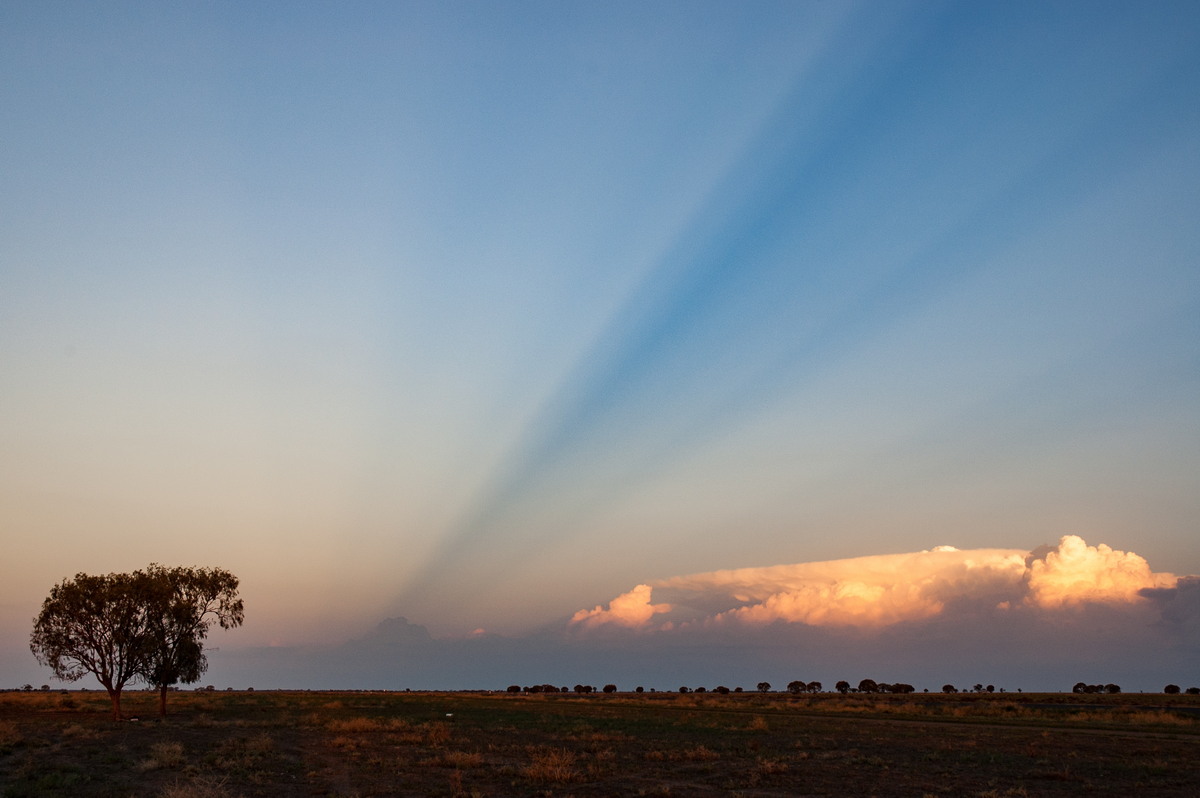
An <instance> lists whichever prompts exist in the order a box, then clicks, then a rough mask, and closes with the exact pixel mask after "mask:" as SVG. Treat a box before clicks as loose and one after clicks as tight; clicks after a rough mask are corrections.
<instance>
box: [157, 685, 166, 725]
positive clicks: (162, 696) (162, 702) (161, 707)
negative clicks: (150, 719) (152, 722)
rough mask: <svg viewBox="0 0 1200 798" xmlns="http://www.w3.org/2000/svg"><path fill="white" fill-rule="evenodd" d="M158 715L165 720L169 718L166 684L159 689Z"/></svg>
mask: <svg viewBox="0 0 1200 798" xmlns="http://www.w3.org/2000/svg"><path fill="white" fill-rule="evenodd" d="M158 714H159V715H162V716H163V717H164V718H165V717H166V716H167V686H166V685H165V684H164V685H162V686H161V687H159V688H158Z"/></svg>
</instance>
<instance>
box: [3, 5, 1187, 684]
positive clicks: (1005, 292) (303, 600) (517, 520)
mask: <svg viewBox="0 0 1200 798" xmlns="http://www.w3.org/2000/svg"><path fill="white" fill-rule="evenodd" d="M0 125H2V126H3V128H2V129H3V131H4V133H3V140H4V142H5V144H4V147H3V148H2V150H0V179H2V181H3V185H4V186H5V191H4V192H3V193H2V194H0V452H2V453H3V454H2V456H0V474H2V478H0V507H3V510H0V524H2V525H3V527H2V528H3V536H4V540H5V545H6V548H7V550H8V552H9V556H7V557H6V558H5V560H4V564H3V565H0V571H2V573H0V575H2V577H3V579H2V581H3V583H4V585H5V587H4V588H3V592H2V593H0V610H2V613H0V631H2V632H3V634H4V640H3V648H4V650H5V653H4V654H3V659H2V660H0V662H3V664H4V667H5V670H6V671H12V672H13V673H16V672H18V670H19V669H24V668H27V667H28V666H29V664H30V663H27V662H26V661H25V660H28V659H29V657H28V654H27V652H25V650H24V647H25V641H26V639H27V634H28V628H27V627H28V619H29V618H31V617H32V616H33V614H34V613H35V612H36V610H37V606H38V604H39V603H40V600H41V599H42V598H43V597H44V596H45V595H46V593H47V591H48V588H49V587H50V585H52V584H53V583H54V582H56V581H58V580H59V579H61V578H63V577H64V576H67V575H70V574H73V573H75V572H77V571H87V572H106V571H111V570H128V569H133V568H137V567H141V566H143V565H145V564H146V563H147V562H150V561H158V562H164V563H175V562H179V563H195V564H198V565H216V566H220V567H224V568H228V569H230V570H232V571H234V572H235V573H237V574H238V575H239V576H241V578H242V580H243V592H244V595H245V597H246V599H247V609H248V612H247V618H248V621H247V625H246V627H245V628H244V629H242V630H239V632H238V635H239V636H240V638H241V640H243V641H244V642H245V644H247V645H265V644H267V643H272V644H289V645H290V644H299V643H307V642H326V643H337V642H340V641H343V640H345V639H348V638H350V637H353V636H355V635H356V634H362V633H365V632H366V631H367V630H369V629H370V628H372V627H373V626H374V625H375V624H376V623H377V622H378V621H379V620H380V619H382V618H385V617H389V616H397V615H404V616H406V617H408V618H410V619H411V620H412V621H413V622H416V623H420V624H423V625H427V626H428V627H429V628H430V629H431V630H432V631H433V632H434V633H435V634H436V635H443V636H449V637H454V636H461V635H466V634H468V633H470V632H471V631H472V630H475V629H479V628H483V629H486V630H489V631H495V632H498V633H502V634H512V635H520V634H525V633H528V632H529V631H530V630H532V629H536V628H541V627H542V626H544V625H546V624H553V623H556V622H560V621H562V620H564V619H566V618H568V617H570V616H571V615H572V614H573V613H574V612H575V611H577V610H579V609H580V608H588V607H592V606H595V605H598V604H600V603H602V602H605V601H608V600H609V599H610V598H611V597H613V596H616V595H618V594H620V593H622V592H623V591H625V590H627V589H628V588H629V587H631V586H633V585H635V584H639V583H643V582H655V581H658V580H667V579H670V578H672V577H676V576H679V575H683V574H692V573H702V572H710V571H716V570H719V569H726V568H744V567H752V566H769V565H775V564H782V563H799V562H805V561H813V560H836V559H843V558H850V557H859V556H866V555H880V554H891V553H899V552H913V551H920V550H924V549H930V548H932V547H934V546H938V545H942V544H949V545H954V546H957V547H960V548H964V549H972V548H984V547H999V548H1006V549H1007V548H1015V549H1023V550H1031V549H1033V548H1035V547H1037V546H1039V545H1041V544H1047V543H1048V544H1054V543H1055V542H1056V541H1058V540H1059V538H1060V537H1061V536H1062V535H1080V536H1082V537H1083V538H1086V539H1087V541H1089V542H1091V543H1099V542H1104V543H1108V544H1110V545H1112V546H1113V547H1114V548H1117V549H1120V550H1127V551H1132V552H1136V553H1137V554H1139V555H1141V556H1143V557H1144V558H1145V559H1146V560H1147V561H1148V562H1149V563H1150V565H1151V566H1152V567H1153V569H1154V570H1155V571H1156V572H1169V573H1173V574H1195V573H1200V554H1198V553H1197V552H1198V550H1197V548H1196V546H1195V534H1196V528H1195V519H1196V517H1197V516H1198V511H1200V498H1197V497H1198V496H1200V489H1198V488H1200V485H1198V484H1197V474H1200V322H1198V320H1200V269H1198V268H1197V263H1198V262H1200V261H1198V256H1200V233H1198V232H1197V230H1200V225H1197V224H1196V223H1195V221H1196V218H1197V216H1198V211H1200V143H1198V142H1200V12H1198V11H1197V9H1196V7H1195V6H1194V4H1191V3H1157V4H1154V5H1153V6H1151V7H1149V8H1141V7H1138V6H1135V5H1134V4H1130V3H1021V2H1017V3H1011V2H1006V3H969V4H963V3H945V4H941V3H912V4H905V3H886V4H884V3H875V4H870V3H867V4H856V3H842V2H827V3H736V4H735V3H604V4H584V3H568V4H564V3H505V4H487V3H403V4H394V3H380V4H371V3H349V4H337V5H331V4H320V3H315V4H286V5H276V4H240V3H239V4H233V3H230V4H222V3H205V4H179V5H172V6H162V5H160V4H152V3H146V4H138V3H111V4H100V5H92V4H76V3H45V4H41V3H39V4H23V3H3V4H0ZM232 642H233V641H232V640H231V641H230V643H232ZM13 652H15V653H13ZM20 672H22V673H23V672H24V671H23V670H20ZM30 678H33V677H30Z"/></svg>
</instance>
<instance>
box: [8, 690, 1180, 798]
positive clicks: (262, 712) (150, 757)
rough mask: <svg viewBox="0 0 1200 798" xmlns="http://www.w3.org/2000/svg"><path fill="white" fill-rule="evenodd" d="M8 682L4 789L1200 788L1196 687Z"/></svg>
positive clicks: (439, 792)
mask: <svg viewBox="0 0 1200 798" xmlns="http://www.w3.org/2000/svg"><path fill="white" fill-rule="evenodd" d="M124 709H125V711H126V713H127V714H128V715H130V716H131V717H136V718H137V720H128V721H122V722H116V721H113V720H112V717H111V711H110V706H109V703H108V700H107V697H106V695H105V694H104V692H103V691H102V690H96V691H90V690H89V691H71V692H32V693H30V692H5V693H0V795H3V796H56V795H61V796H72V797H73V798H88V797H90V796H122V798H123V797H124V796H162V798H229V797H230V796H246V797H247V798H248V797H249V796H341V797H342V798H349V797H350V796H360V797H364V798H365V796H388V795H396V796H509V795H513V796H600V795H628V796H649V795H659V796H664V795H674V796H718V795H719V796H785V795H786V796H803V795H836V796H841V795H862V796H870V795H877V796H1041V795H1079V794H1088V795H1113V796H1116V795H1120V796H1128V795H1139V796H1148V795H1155V796H1160V795H1161V796H1175V795H1177V796H1189V797H1192V798H1194V796H1197V795H1200V711H1198V710H1200V698H1198V697H1196V696H1186V695H1181V696H1165V695H1151V694H1119V695H1074V694H1057V693H1056V694H1032V693H1024V694H1013V693H995V694H957V695H942V694H933V693H917V694H913V695H907V696H904V695H864V694H849V695H840V694H836V693H834V694H829V693H820V694H812V695H800V696H793V695H789V694H785V693H734V694H730V695H717V694H713V693H703V694H697V693H689V694H678V693H643V694H631V693H615V694H611V695H603V694H593V695H586V696H577V695H574V694H537V695H506V694H504V693H473V692H461V693H432V692H430V693H426V692H411V693H409V692H304V691H259V692H255V691H247V692H178V693H172V694H171V698H170V706H169V709H170V712H171V714H170V715H168V716H167V717H166V718H159V717H158V715H157V704H156V696H155V695H154V694H152V693H147V692H140V691H139V692H129V691H127V692H126V694H125V700H124Z"/></svg>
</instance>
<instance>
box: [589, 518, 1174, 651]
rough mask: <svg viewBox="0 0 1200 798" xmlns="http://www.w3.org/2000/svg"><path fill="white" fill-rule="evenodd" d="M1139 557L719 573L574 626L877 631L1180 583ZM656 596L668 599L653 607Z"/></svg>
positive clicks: (596, 613) (1076, 546)
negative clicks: (946, 616) (958, 613)
mask: <svg viewBox="0 0 1200 798" xmlns="http://www.w3.org/2000/svg"><path fill="white" fill-rule="evenodd" d="M1176 582H1177V578H1176V577H1175V576H1173V575H1171V574H1165V573H1154V572H1153V571H1151V570H1150V566H1149V564H1148V563H1147V562H1146V561H1145V560H1144V559H1143V558H1142V557H1139V556H1138V555H1136V554H1133V553H1132V552H1123V551H1116V550H1114V549H1112V548H1110V547H1109V546H1106V545H1103V544H1101V545H1099V546H1089V545H1087V543H1086V542H1084V541H1083V539H1082V538H1079V537H1076V536H1074V535H1068V536H1065V537H1063V538H1062V539H1061V540H1060V541H1059V543H1058V546H1057V547H1055V548H1050V547H1045V548H1044V549H1043V550H1039V551H1038V552H1027V551H1023V550H1019V549H975V550H968V551H961V550H958V549H956V548H954V547H952V546H939V547H937V548H934V549H932V550H929V551H920V552H914V553H910V554H889V555H878V556H872V557H857V558H854V559H846V560H831V561H826V562H812V563H797V564H793V565H777V566H772V567H766V568H742V569H737V570H726V571H713V572H709V573H701V574H692V575H689V576H680V577H675V578H672V579H667V580H664V581H661V582H658V583H655V584H653V585H646V584H643V585H638V586H637V587H635V588H634V589H633V590H631V591H629V592H628V593H624V594H622V595H620V596H617V597H616V598H614V599H613V600H612V601H611V602H610V603H609V606H608V608H607V609H605V608H604V607H603V606H597V607H596V608H595V609H592V610H580V611H579V612H577V613H576V614H575V615H574V617H573V618H572V619H571V626H572V627H576V628H585V629H586V628H594V627H596V626H601V625H616V626H620V627H625V628H633V629H667V628H672V627H674V626H675V625H677V624H680V623H682V624H686V625H697V624H699V625H729V624H742V625H749V626H761V625H764V624H768V623H776V622H785V623H791V624H803V625H807V626H828V627H839V626H842V627H860V628H877V627H882V626H889V625H892V624H896V623H901V622H905V621H919V620H923V619H929V618H934V617H937V616H940V615H942V614H943V613H945V612H947V611H948V608H949V607H951V606H953V607H956V608H959V609H960V610H961V609H962V608H966V607H975V608H983V609H988V610H995V609H1001V610H1005V609H1010V608H1014V607H1018V606H1024V607H1036V608H1040V609H1043V610H1058V609H1062V608H1068V607H1072V606H1078V605H1082V604H1089V603H1109V604H1114V603H1116V604H1120V603H1137V602H1143V601H1144V599H1143V598H1142V596H1141V594H1140V591H1143V590H1146V589H1157V588H1169V587H1173V586H1174V585H1175V584H1176ZM655 596H658V597H664V596H665V597H666V598H669V599H670V603H660V604H653V603H652V600H653V598H654V597H655Z"/></svg>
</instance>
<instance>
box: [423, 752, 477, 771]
mask: <svg viewBox="0 0 1200 798" xmlns="http://www.w3.org/2000/svg"><path fill="white" fill-rule="evenodd" d="M421 764H423V765H433V766H434V767H443V768H457V769H469V768H478V767H483V754H481V753H479V752H477V751H445V752H443V753H441V754H439V755H438V756H436V757H433V758H432V759H426V760H425V761H423V762H422V763H421Z"/></svg>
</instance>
